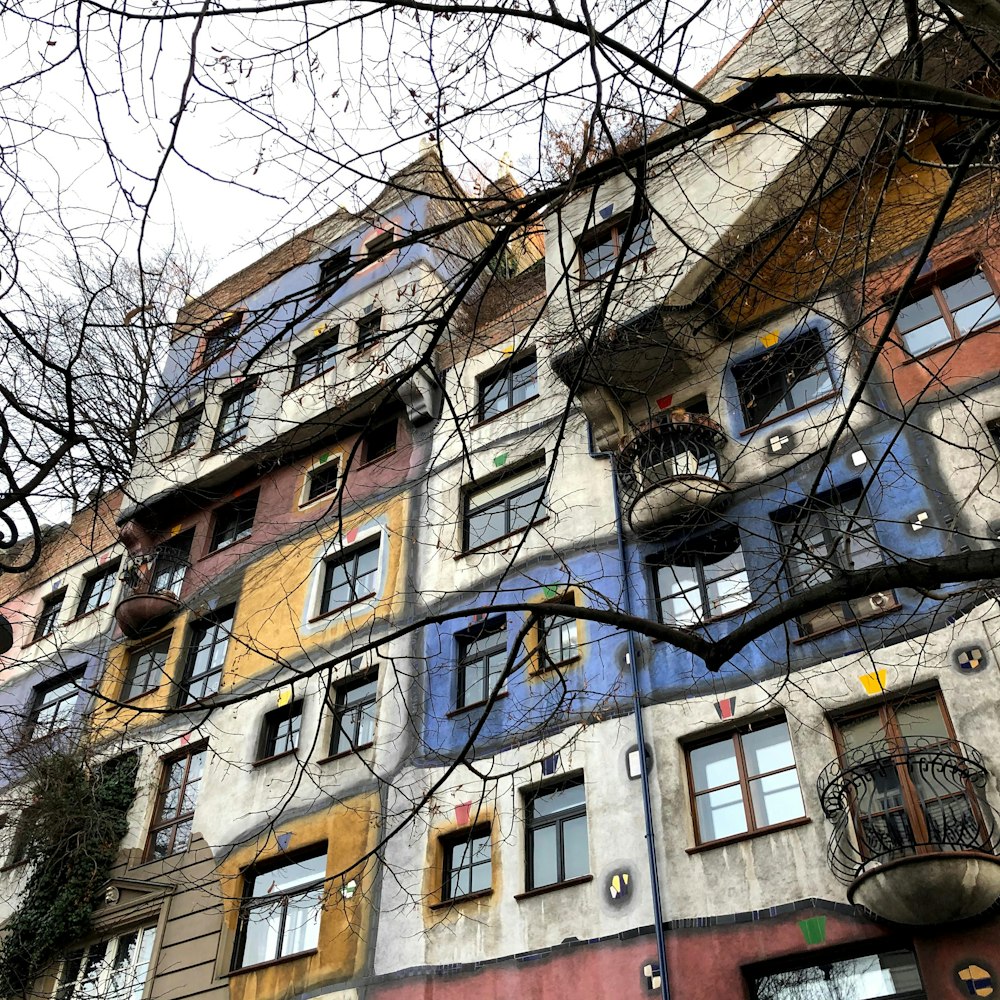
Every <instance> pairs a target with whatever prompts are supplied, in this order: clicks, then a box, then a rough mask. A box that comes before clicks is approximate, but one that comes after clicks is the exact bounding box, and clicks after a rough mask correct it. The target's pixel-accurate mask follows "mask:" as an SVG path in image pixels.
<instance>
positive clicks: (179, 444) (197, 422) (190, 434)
mask: <svg viewBox="0 0 1000 1000" xmlns="http://www.w3.org/2000/svg"><path fill="white" fill-rule="evenodd" d="M203 409H204V408H203V407H201V406H196V407H195V408H194V409H193V410H188V411H187V413H182V414H181V415H180V416H179V417H178V418H177V429H176V430H175V431H174V443H173V445H172V447H171V448H170V454H171V455H176V454H177V453H178V452H181V451H184V450H185V449H187V448H190V447H191V445H193V444H194V443H195V441H196V440H197V439H198V431H199V430H200V429H201V415H202V412H203Z"/></svg>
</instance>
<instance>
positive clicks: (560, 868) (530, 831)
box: [525, 778, 590, 890]
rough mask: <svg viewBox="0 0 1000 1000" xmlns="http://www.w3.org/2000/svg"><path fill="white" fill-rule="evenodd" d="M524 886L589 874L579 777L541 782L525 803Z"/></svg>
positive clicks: (584, 807) (538, 886) (583, 798)
mask: <svg viewBox="0 0 1000 1000" xmlns="http://www.w3.org/2000/svg"><path fill="white" fill-rule="evenodd" d="M526 817H527V876H526V879H525V881H526V887H527V888H528V889H529V890H530V889H541V888H543V887H544V886H548V885H558V884H559V883H560V882H569V881H570V880H572V879H577V878H582V877H583V876H584V875H588V874H590V849H589V845H588V840H587V799H586V795H585V793H584V788H583V779H582V778H576V779H574V780H572V781H565V782H561V783H560V784H558V785H543V786H542V787H541V788H539V789H538V790H537V791H534V792H532V793H531V795H530V796H529V798H528V801H527V805H526Z"/></svg>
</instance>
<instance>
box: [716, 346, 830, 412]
mask: <svg viewBox="0 0 1000 1000" xmlns="http://www.w3.org/2000/svg"><path fill="white" fill-rule="evenodd" d="M733 378H734V379H735V380H736V391H737V392H738V393H739V397H740V406H741V407H742V408H743V419H744V421H745V422H746V425H747V427H755V426H756V425H757V424H762V423H764V422H765V421H766V420H773V419H774V418H776V417H780V416H781V414H783V413H787V412H788V411H789V410H796V409H798V408H799V407H801V406H807V405H808V404H809V403H811V402H813V400H816V399H819V398H820V397H821V396H826V395H827V394H828V393H830V392H832V391H833V379H832V378H831V377H830V369H829V367H828V366H827V363H826V351H825V350H824V348H823V341H822V340H821V339H820V337H819V334H818V333H815V332H809V333H803V334H801V335H800V336H798V337H796V338H795V339H794V340H792V341H789V342H788V343H787V344H783V345H779V346H777V347H773V348H771V350H770V351H768V352H767V353H766V354H763V355H761V356H759V357H756V358H751V359H750V360H749V361H741V362H740V363H739V364H738V365H735V366H734V368H733Z"/></svg>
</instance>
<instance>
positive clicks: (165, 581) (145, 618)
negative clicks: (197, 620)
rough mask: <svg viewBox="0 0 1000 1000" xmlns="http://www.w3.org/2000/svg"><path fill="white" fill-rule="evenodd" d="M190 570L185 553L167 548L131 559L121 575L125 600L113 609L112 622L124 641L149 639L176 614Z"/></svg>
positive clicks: (160, 548)
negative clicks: (113, 618) (145, 637)
mask: <svg viewBox="0 0 1000 1000" xmlns="http://www.w3.org/2000/svg"><path fill="white" fill-rule="evenodd" d="M189 566H190V562H189V560H188V554H187V552H186V551H184V550H181V549H174V548H171V547H169V546H166V545H161V546H158V547H157V548H155V549H153V550H152V551H151V552H144V553H139V554H138V555H134V556H132V558H131V559H130V561H129V563H128V565H127V566H126V567H125V571H124V572H123V573H122V579H123V580H124V581H125V592H124V596H123V597H122V599H121V600H120V601H119V602H118V606H117V607H116V608H115V620H116V621H117V622H118V627H119V628H120V629H121V630H122V632H123V633H124V635H125V636H126V637H127V638H129V639H141V638H142V637H143V636H146V635H151V634H152V633H153V632H155V631H156V630H157V629H159V628H161V627H162V626H164V625H166V623H167V622H168V621H170V619H171V618H173V617H174V615H175V614H177V612H178V611H179V610H180V606H181V604H180V599H179V596H180V592H181V587H182V585H183V583H184V575H185V574H186V573H187V570H188V567H189Z"/></svg>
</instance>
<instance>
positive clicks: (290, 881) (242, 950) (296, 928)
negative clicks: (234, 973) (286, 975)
mask: <svg viewBox="0 0 1000 1000" xmlns="http://www.w3.org/2000/svg"><path fill="white" fill-rule="evenodd" d="M325 878H326V846H325V845H323V846H321V847H320V848H317V849H314V851H313V853H311V854H307V855H304V856H302V857H300V858H299V859H298V860H296V861H288V860H285V859H282V862H281V864H277V865H276V864H274V863H273V862H272V863H270V864H265V865H254V866H253V867H252V868H248V869H247V870H246V872H245V873H244V883H243V885H244V888H243V902H242V904H241V906H240V918H239V927H238V928H237V935H236V954H235V956H234V960H233V968H234V969H242V968H245V967H246V966H249V965H260V964H261V963H263V962H273V961H275V960H276V959H279V958H284V957H286V956H287V955H298V954H301V953H302V952H306V951H313V950H314V949H315V948H316V947H317V945H318V944H319V923H320V918H321V915H322V913H323V902H324V899H325V897H326V892H325V891H324V880H325Z"/></svg>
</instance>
